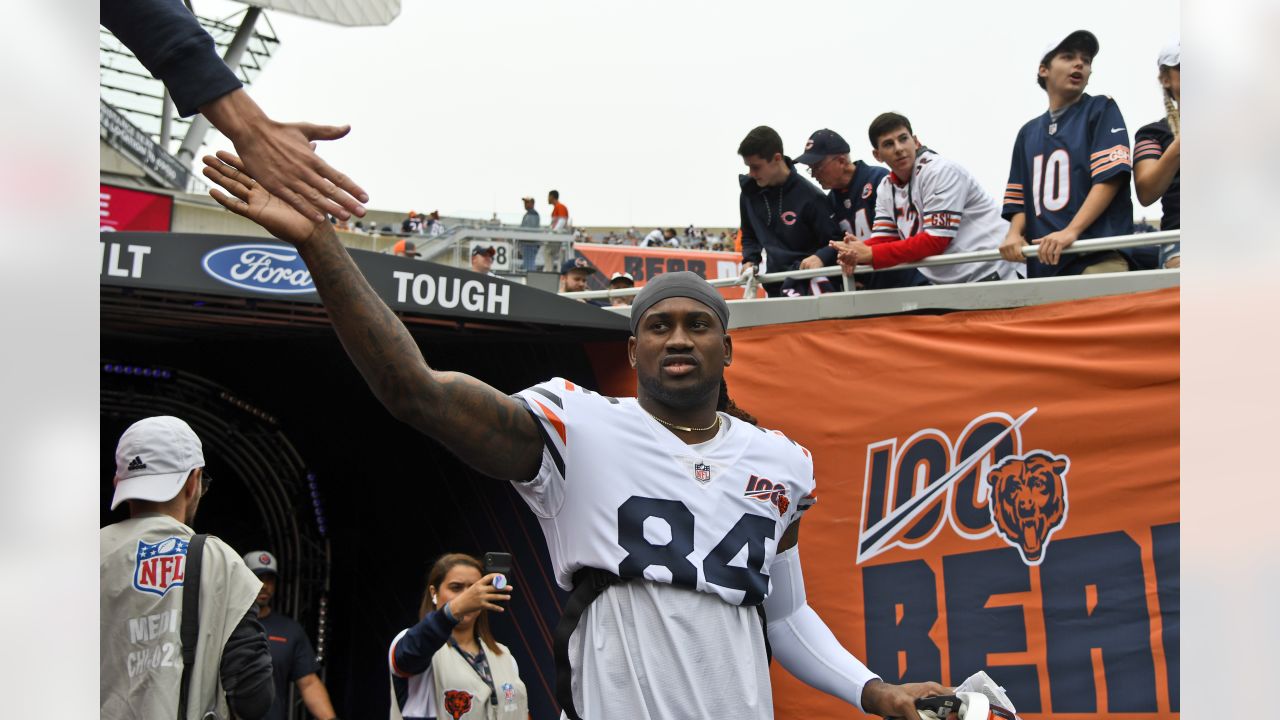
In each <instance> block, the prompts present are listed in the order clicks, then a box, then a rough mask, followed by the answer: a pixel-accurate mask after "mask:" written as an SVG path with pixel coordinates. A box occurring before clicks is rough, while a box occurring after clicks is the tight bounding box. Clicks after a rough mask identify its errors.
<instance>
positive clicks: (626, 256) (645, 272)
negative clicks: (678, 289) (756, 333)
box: [573, 243, 763, 300]
mask: <svg viewBox="0 0 1280 720" xmlns="http://www.w3.org/2000/svg"><path fill="white" fill-rule="evenodd" d="M573 249H574V250H575V251H577V253H578V254H579V255H582V256H583V257H585V258H587V259H588V260H590V261H591V264H592V265H595V266H596V267H597V268H598V269H599V270H600V273H601V274H600V275H596V276H593V277H592V278H591V280H590V281H589V285H590V287H591V289H592V290H603V289H604V288H606V287H608V283H609V278H610V276H612V275H613V274H614V273H615V272H628V273H631V276H632V277H634V278H635V279H636V286H637V287H639V286H642V285H644V284H645V282H647V281H648V280H649V279H650V278H652V277H653V276H654V275H657V274H659V273H664V272H677V271H680V270H688V271H690V272H694V273H697V274H698V275H699V276H700V277H703V278H706V279H707V280H717V279H720V278H735V277H737V276H738V274H739V272H740V265H741V263H742V255H741V254H740V253H731V252H711V251H708V250H678V249H675V248H647V247H645V248H642V247H635V246H632V245H595V244H591V243H575V244H574V246H573ZM720 294H721V295H724V296H725V298H727V299H729V300H741V299H742V288H740V287H730V288H721V290H720ZM758 295H759V296H761V297H762V296H763V292H762V291H760V292H758Z"/></svg>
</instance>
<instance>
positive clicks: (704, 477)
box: [693, 463, 711, 485]
mask: <svg viewBox="0 0 1280 720" xmlns="http://www.w3.org/2000/svg"><path fill="white" fill-rule="evenodd" d="M693 479H694V480H697V481H698V482H700V483H702V484H703V485H706V484H707V483H709V482H711V466H710V465H706V464H704V463H694V465H693Z"/></svg>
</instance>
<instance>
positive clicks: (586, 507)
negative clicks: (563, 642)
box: [514, 378, 815, 720]
mask: <svg viewBox="0 0 1280 720" xmlns="http://www.w3.org/2000/svg"><path fill="white" fill-rule="evenodd" d="M516 397H517V398H519V399H521V400H523V401H524V403H525V404H526V405H527V406H528V407H529V409H530V412H532V413H533V415H534V416H535V417H536V418H537V420H538V422H539V425H540V427H541V429H542V432H543V435H544V440H545V449H544V451H543V462H542V468H541V470H540V471H539V473H538V476H537V477H536V478H535V479H534V480H532V481H530V482H527V483H514V485H515V487H516V490H517V491H518V492H519V493H520V495H521V496H522V497H523V498H524V499H525V502H527V503H528V504H529V507H530V508H531V509H532V510H533V512H534V513H535V514H536V515H537V516H538V518H539V520H540V522H541V525H542V530H543V533H544V534H545V536H546V540H547V548H548V551H549V553H550V555H551V563H552V567H553V569H554V571H555V576H556V582H557V583H558V584H559V585H560V586H561V587H563V588H564V589H566V590H569V589H571V588H572V577H573V574H574V572H575V571H577V570H578V569H579V568H582V567H595V568H599V569H601V570H606V571H608V572H611V573H615V574H617V575H620V576H622V577H625V578H640V579H642V580H645V581H649V582H639V583H634V582H633V583H627V584H623V585H615V586H612V587H609V588H608V589H607V590H605V592H604V593H603V594H602V595H601V596H600V597H599V598H597V599H596V601H595V602H594V603H592V605H591V607H590V608H588V610H587V612H586V613H584V614H583V616H582V618H581V619H580V620H579V624H578V627H577V630H576V631H575V632H574V634H573V637H572V639H571V641H570V645H569V655H570V664H571V665H572V666H573V675H574V682H573V689H574V698H575V705H577V709H578V712H579V713H580V714H581V715H582V716H583V717H587V718H593V717H609V718H669V717H734V718H742V720H750V719H756V718H771V717H772V713H773V710H772V693H771V691H770V689H769V674H768V666H767V665H766V663H765V656H764V644H763V638H762V634H761V629H760V622H759V618H758V616H757V612H756V608H754V607H752V606H754V605H756V604H759V603H760V602H761V601H762V600H763V599H764V597H765V596H767V595H768V593H769V587H770V586H769V568H770V565H771V564H772V563H773V559H774V556H775V553H776V551H777V547H778V542H779V540H780V539H781V538H782V534H783V532H784V531H785V530H786V529H787V528H788V527H789V526H790V525H792V524H793V523H794V522H796V521H797V520H798V519H799V518H800V516H801V515H802V514H803V513H804V511H805V510H806V509H808V508H809V507H810V506H811V505H812V504H813V502H814V500H815V496H814V480H813V461H812V458H811V456H810V454H809V451H808V450H806V449H804V448H803V447H801V446H800V445H798V444H796V443H795V442H793V441H791V440H789V439H787V438H786V437H785V436H784V435H782V434H781V433H778V432H774V431H769V430H762V429H760V428H757V427H755V426H753V425H750V424H747V423H744V422H741V421H739V420H736V419H734V418H731V417H729V416H728V415H725V414H723V413H721V414H720V418H721V428H720V432H719V433H718V434H717V436H716V437H714V438H712V439H711V440H708V441H707V442H704V443H700V444H698V445H686V444H685V443H684V442H683V441H681V440H680V438H678V437H676V435H675V434H674V433H673V432H672V431H670V430H668V429H667V428H666V427H664V426H663V425H662V424H660V423H659V422H658V421H657V420H655V419H653V417H652V416H650V415H649V414H648V413H647V412H645V410H644V409H643V408H641V407H640V404H639V403H638V402H637V401H636V399H635V398H611V397H605V396H602V395H599V394H597V393H595V392H592V391H590V390H586V389H584V388H581V387H577V386H575V385H574V384H573V383H571V382H569V381H567V380H564V379H562V378H555V379H553V380H550V381H548V382H545V383H542V384H540V385H536V386H534V387H532V388H529V389H527V390H523V391H521V392H520V393H518V394H517V395H516ZM751 658H756V661H755V662H751V661H750V660H751Z"/></svg>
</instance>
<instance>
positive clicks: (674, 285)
mask: <svg viewBox="0 0 1280 720" xmlns="http://www.w3.org/2000/svg"><path fill="white" fill-rule="evenodd" d="M673 297H683V298H689V299H691V300H697V301H698V302H700V303H702V304H703V305H706V306H707V307H709V308H711V311H712V312H714V313H715V314H716V315H717V316H719V318H720V325H721V327H723V328H724V329H725V331H726V332H727V331H728V330H729V303H727V302H725V301H724V296H722V295H721V294H720V293H719V291H717V290H716V289H715V288H713V287H711V284H710V283H708V282H707V281H706V280H703V279H702V278H701V277H699V276H698V275H697V273H692V272H689V271H687V270H682V271H680V272H668V273H661V274H660V275H658V276H657V277H655V278H654V279H652V280H650V281H649V282H647V283H645V286H644V287H643V288H642V289H641V290H640V292H639V293H638V294H636V299H635V301H634V302H633V303H632V304H631V334H632V335H635V334H636V328H637V327H639V325H640V318H641V317H642V316H643V315H644V314H645V313H646V312H648V310H649V308H651V307H653V306H654V305H657V304H658V303H660V302H662V301H663V300H666V299H667V298H673Z"/></svg>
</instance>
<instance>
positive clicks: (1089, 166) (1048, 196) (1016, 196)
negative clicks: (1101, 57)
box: [1000, 30, 1133, 278]
mask: <svg viewBox="0 0 1280 720" xmlns="http://www.w3.org/2000/svg"><path fill="white" fill-rule="evenodd" d="M1097 54H1098V38H1097V37H1095V36H1094V34H1093V33H1091V32H1089V31H1088V30H1076V31H1074V32H1071V33H1068V34H1066V35H1058V36H1057V37H1055V38H1054V40H1053V41H1052V42H1051V43H1049V46H1048V48H1046V50H1045V52H1044V55H1043V56H1042V57H1041V59H1040V66H1039V69H1038V70H1037V78H1036V81H1037V82H1038V83H1039V84H1040V87H1041V88H1042V89H1043V90H1044V91H1045V94H1046V95H1047V97H1048V100H1049V110H1048V111H1047V112H1045V113H1044V114H1043V115H1041V116H1039V117H1037V118H1035V119H1033V120H1030V121H1028V122H1027V123H1026V124H1025V125H1023V126H1022V129H1021V130H1019V131H1018V138H1017V140H1016V141H1015V142H1014V145H1013V161H1012V163H1011V166H1010V168H1009V184H1008V185H1007V186H1006V188H1005V194H1004V209H1003V215H1004V217H1005V219H1007V220H1008V221H1009V232H1008V234H1007V235H1006V236H1005V240H1004V242H1003V243H1001V245H1000V254H1001V255H1002V256H1003V257H1004V259H1005V260H1009V261H1011V262H1025V263H1027V277H1032V278H1036V277H1050V276H1055V275H1080V274H1091V273H1100V272H1121V271H1125V270H1128V269H1129V262H1128V260H1126V258H1125V256H1124V255H1122V254H1121V253H1119V252H1116V251H1114V250H1105V251H1099V252H1090V253H1081V254H1075V255H1067V256H1064V255H1063V254H1062V251H1063V250H1066V249H1067V248H1069V247H1071V245H1072V244H1073V243H1074V242H1075V241H1076V240H1079V239H1082V238H1099V237H1112V236H1116V235H1128V234H1129V233H1130V231H1131V230H1132V227H1133V201H1132V200H1131V199H1130V197H1129V173H1130V170H1131V168H1132V162H1131V160H1130V156H1129V134H1128V131H1127V130H1126V129H1125V124H1124V117H1122V116H1121V115H1120V108H1119V107H1118V106H1117V105H1116V101H1115V100H1113V99H1111V98H1110V97H1109V96H1106V95H1096V96H1095V95H1089V94H1087V93H1085V88H1086V87H1088V85H1089V78H1090V76H1091V75H1092V73H1093V59H1094V58H1095V57H1096V56H1097ZM1028 242H1031V243H1035V244H1037V245H1039V246H1040V251H1039V257H1038V258H1025V257H1024V256H1023V254H1022V247H1023V246H1024V245H1025V244H1027V243H1028Z"/></svg>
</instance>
